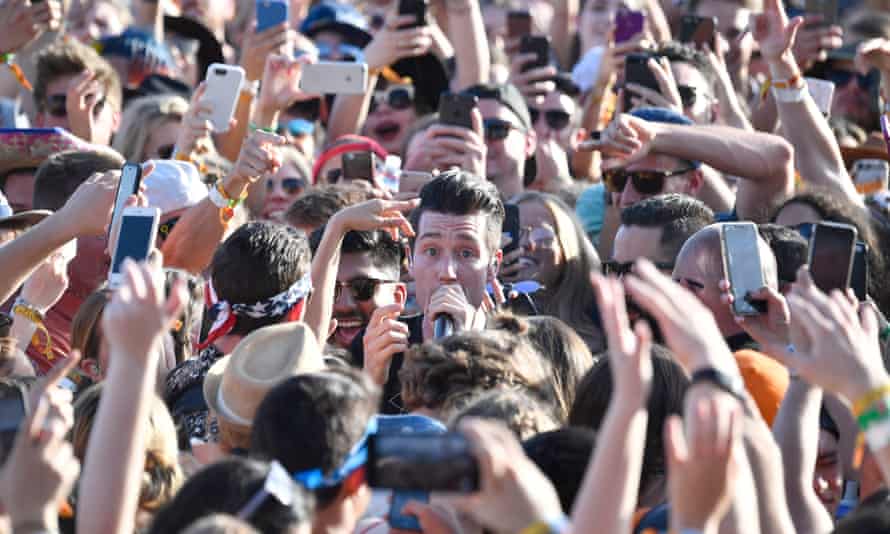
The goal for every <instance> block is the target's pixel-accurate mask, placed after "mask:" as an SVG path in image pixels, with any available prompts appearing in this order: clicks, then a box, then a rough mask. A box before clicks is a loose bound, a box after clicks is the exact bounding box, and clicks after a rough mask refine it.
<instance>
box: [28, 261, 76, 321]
mask: <svg viewBox="0 0 890 534" xmlns="http://www.w3.org/2000/svg"><path fill="white" fill-rule="evenodd" d="M66 246H68V245H66ZM75 246H76V245H75ZM71 259H72V258H71V257H66V255H65V254H63V253H62V252H61V251H59V252H56V253H54V254H53V255H52V256H50V257H49V258H47V260H46V261H45V262H43V263H42V264H41V265H40V266H39V267H37V269H36V270H34V272H33V273H31V276H29V277H28V281H27V282H25V284H24V285H23V286H22V293H21V297H22V299H24V300H25V301H26V302H27V303H28V304H30V305H31V306H34V307H35V308H36V309H37V310H38V311H40V313H46V312H47V310H49V309H50V308H52V307H53V306H55V304H56V302H58V301H59V299H60V298H62V294H63V293H65V290H66V289H68V262H70V261H71Z"/></svg>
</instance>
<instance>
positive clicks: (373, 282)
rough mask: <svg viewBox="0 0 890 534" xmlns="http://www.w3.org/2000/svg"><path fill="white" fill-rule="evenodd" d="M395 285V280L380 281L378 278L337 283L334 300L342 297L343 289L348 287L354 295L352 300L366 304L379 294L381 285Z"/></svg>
mask: <svg viewBox="0 0 890 534" xmlns="http://www.w3.org/2000/svg"><path fill="white" fill-rule="evenodd" d="M392 283H395V282H394V281H393V280H378V279H376V278H365V277H362V278H353V279H352V280H350V281H348V282H337V285H336V286H334V300H337V299H339V298H340V295H341V294H342V293H343V288H344V287H348V288H349V291H350V293H352V298H353V299H354V300H357V301H359V302H364V301H366V300H371V299H372V298H374V294H375V293H377V286H378V285H380V284H392Z"/></svg>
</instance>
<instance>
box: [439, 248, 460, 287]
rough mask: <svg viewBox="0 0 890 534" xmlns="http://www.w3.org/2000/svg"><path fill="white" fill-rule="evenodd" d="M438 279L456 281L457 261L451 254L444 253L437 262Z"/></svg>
mask: <svg viewBox="0 0 890 534" xmlns="http://www.w3.org/2000/svg"><path fill="white" fill-rule="evenodd" d="M439 281H440V282H442V283H450V282H456V281H457V262H455V261H454V257H453V256H452V255H451V254H445V255H444V256H443V257H442V261H440V262H439Z"/></svg>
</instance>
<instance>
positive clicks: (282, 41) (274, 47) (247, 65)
mask: <svg viewBox="0 0 890 534" xmlns="http://www.w3.org/2000/svg"><path fill="white" fill-rule="evenodd" d="M295 40H296V37H295V35H294V31H293V30H291V29H290V27H289V26H288V24H287V23H286V22H285V23H282V24H279V25H278V26H273V27H271V28H267V29H265V30H264V31H262V32H260V33H256V22H254V23H253V25H252V26H251V27H250V29H249V30H247V34H246V35H245V36H244V41H243V44H242V46H241V67H242V68H244V74H245V78H246V79H247V80H249V81H256V80H259V79H260V78H261V77H262V75H263V70H264V69H265V68H266V58H267V57H269V56H270V55H272V54H283V55H287V56H290V55H292V54H291V53H290V51H291V48H292V47H293V42H294V41H295Z"/></svg>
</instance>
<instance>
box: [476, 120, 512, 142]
mask: <svg viewBox="0 0 890 534" xmlns="http://www.w3.org/2000/svg"><path fill="white" fill-rule="evenodd" d="M482 124H483V126H484V127H485V140H486V141H503V140H504V139H506V138H507V136H508V135H510V130H520V128H519V127H517V126H514V125H513V123H511V122H510V121H505V120H503V119H485V120H484V121H482ZM520 131H521V130H520Z"/></svg>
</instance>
